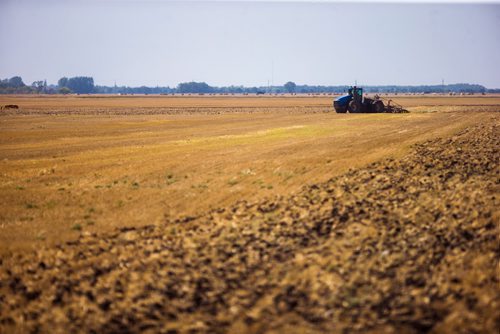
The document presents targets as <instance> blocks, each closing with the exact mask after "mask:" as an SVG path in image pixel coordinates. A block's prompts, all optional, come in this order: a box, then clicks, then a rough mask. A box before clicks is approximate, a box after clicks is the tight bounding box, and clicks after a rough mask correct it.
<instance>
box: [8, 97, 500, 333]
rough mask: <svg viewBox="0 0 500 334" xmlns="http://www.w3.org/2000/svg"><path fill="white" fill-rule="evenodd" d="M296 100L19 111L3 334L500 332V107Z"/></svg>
mask: <svg viewBox="0 0 500 334" xmlns="http://www.w3.org/2000/svg"><path fill="white" fill-rule="evenodd" d="M291 99H292V100H293V101H300V100H299V98H296V99H294V98H291ZM259 101H260V100H259ZM454 101H458V100H454ZM488 101H490V100H488ZM186 103H188V102H186ZM189 103H192V102H189ZM209 103H214V101H211V102H207V104H209ZM286 103H290V105H289V106H287V108H292V109H294V111H292V110H289V111H290V112H286V113H281V112H278V111H276V110H274V109H273V111H271V112H269V111H262V110H260V111H257V112H253V113H246V112H242V113H229V114H226V113H221V114H220V115H198V114H196V113H194V114H192V113H191V111H189V112H187V113H185V114H183V113H179V114H176V115H169V114H158V115H135V114H133V113H129V114H120V113H114V112H111V113H109V114H104V115H99V116H96V115H95V113H94V111H92V108H91V107H89V108H90V110H89V111H88V113H87V114H85V113H84V115H80V116H78V117H75V116H73V115H71V110H75V109H78V108H79V107H75V106H68V107H66V108H68V110H69V112H68V113H63V114H61V115H47V113H45V111H44V110H45V109H44V108H42V107H40V108H39V109H36V108H35V107H33V108H34V109H33V113H30V114H23V104H22V103H21V102H19V103H17V104H19V105H20V107H21V110H20V111H19V113H17V114H16V113H9V114H6V115H4V116H3V117H0V129H1V130H2V131H1V132H0V158H1V159H2V160H1V162H0V172H1V173H2V174H1V177H0V181H1V183H0V186H1V189H0V190H1V191H2V193H1V194H2V195H0V196H2V203H1V205H2V213H1V215H0V223H1V227H0V228H1V230H2V235H1V236H0V238H2V239H0V240H1V242H2V249H1V251H2V253H1V254H3V255H2V258H1V261H0V282H1V283H0V284H1V285H0V332H4V331H6V332H10V331H15V330H17V331H19V332H53V333H66V332H79V331H84V332H98V333H115V332H139V331H141V332H147V331H149V332H152V333H156V332H165V333H188V332H210V333H264V332H265V333H283V332H287V333H325V332H326V333H337V332H338V333H341V332H364V333H366V332H388V333H395V332H398V333H399V332H402V333H414V332H428V331H431V332H439V333H441V332H449V333H457V332H463V333H470V332H489V333H495V332H497V331H498V328H499V326H500V315H499V313H498V311H497V310H498V309H499V308H500V307H499V306H500V305H499V303H500V288H499V284H500V282H499V275H500V272H499V259H500V234H499V233H500V227H499V218H500V212H499V210H498V209H497V208H498V207H499V203H498V193H499V182H500V181H499V143H498V137H499V129H500V128H499V126H500V114H499V113H498V112H494V111H495V110H496V111H498V110H499V107H498V105H495V104H490V105H488V106H485V105H486V104H489V102H488V103H479V104H481V105H482V106H472V107H471V106H464V103H463V101H458V102H456V104H455V105H453V104H448V105H446V106H441V107H439V106H438V105H435V106H432V108H437V112H433V113H431V112H429V111H432V110H431V109H430V108H428V107H426V105H425V103H423V104H422V105H418V104H417V103H416V105H415V106H413V108H414V110H413V111H414V112H412V113H410V114H401V115H349V114H347V115H336V114H332V113H323V112H313V113H309V110H308V109H307V108H306V109H301V108H303V106H301V105H295V106H294V105H293V102H291V101H289V100H287V102H286ZM4 104H6V103H4ZM233 107H234V106H233ZM261 107H262V108H265V106H262V105H261ZM186 108H187V107H186ZM189 108H191V107H189ZM213 108H216V109H217V108H219V107H217V106H213ZM269 108H279V106H269ZM325 108H326V106H325ZM104 109H105V110H110V108H104ZM111 109H112V108H111ZM117 110H120V108H117ZM419 111H422V112H419ZM37 113H38V114H37ZM52 169H53V171H52ZM185 176H187V178H186V177H185ZM27 179H29V181H27ZM114 181H118V182H116V183H115V182H114ZM124 181H127V182H124ZM70 184H71V185H70ZM200 184H204V185H205V186H198V185H200ZM193 186H194V187H193ZM20 188H22V189H20ZM61 188H63V190H60V189H61ZM129 198H130V199H129ZM119 201H122V202H121V203H122V204H121V205H118V203H120V202H119ZM50 203H52V204H50ZM49 204H50V205H49ZM91 209H92V210H91ZM20 217H30V218H31V219H20ZM89 222H92V223H89ZM76 223H78V224H79V228H74V224H76ZM41 231H43V233H42V234H41ZM40 236H43V238H40ZM58 243H61V244H59V245H57V244H58ZM32 248H37V249H34V250H33V249H32Z"/></svg>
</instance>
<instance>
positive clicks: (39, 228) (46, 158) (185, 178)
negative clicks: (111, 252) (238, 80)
mask: <svg viewBox="0 0 500 334" xmlns="http://www.w3.org/2000/svg"><path fill="white" fill-rule="evenodd" d="M499 100H500V99H499V98H498V97H485V98H479V97H419V98H417V97H403V98H401V100H399V101H398V102H400V103H402V104H404V105H405V106H412V107H413V108H414V109H415V110H418V111H432V110H434V109H437V110H440V111H449V112H437V113H423V112H422V113H416V112H414V113H411V114H402V115H337V114H334V113H324V112H316V111H318V110H319V111H324V110H328V109H329V108H330V107H329V106H330V105H331V97H293V98H292V97H288V98H283V97H279V98H267V97H263V98H261V97H258V98H255V97H223V98H222V97H185V98H183V97H163V96H162V97H86V96H85V97H73V96H72V97H24V96H23V97H18V96H8V97H1V98H0V104H1V105H3V104H8V103H16V104H18V105H19V106H20V107H21V110H20V111H19V112H12V113H10V114H7V115H3V116H1V117H0V232H1V233H0V244H1V248H0V252H5V251H8V250H15V249H26V248H32V247H39V246H40V245H41V244H52V243H56V242H60V241H66V240H71V239H74V238H76V237H77V236H78V235H79V233H81V231H89V232H96V231H109V230H112V229H114V228H115V227H122V226H138V225H145V224H152V223H153V224H157V223H161V222H163V221H164V219H165V216H168V217H177V216H179V215H196V214H198V213H201V212H204V211H206V210H207V209H209V208H214V207H221V206H227V205H229V204H231V203H233V202H235V201H237V200H239V199H242V198H244V199H247V200H254V199H259V198H262V197H263V196H267V195H272V194H288V193H290V192H295V191H297V190H299V189H300V188H301V187H302V186H303V185H304V184H307V183H312V182H320V181H325V180H327V179H329V178H331V177H332V176H335V175H338V174H340V173H343V172H345V171H346V170H348V169H349V168H351V167H360V166H363V165H366V164H368V163H370V162H373V161H375V160H379V159H380V158H382V157H387V156H401V155H402V154H403V153H404V152H406V151H407V149H408V147H409V146H410V145H411V144H413V143H415V142H418V141H422V140H425V139H428V138H432V137H436V136H442V135H445V134H448V133H451V132H454V131H457V130H458V129H460V128H463V127H465V126H466V125H469V124H473V123H476V122H477V121H478V120H480V119H481V118H482V117H483V114H482V113H480V112H462V111H464V110H471V107H464V105H468V104H471V105H482V106H483V107H474V108H473V111H480V110H485V111H489V110H493V109H498V104H500V103H499V102H500V101H499ZM442 104H448V105H447V106H442ZM428 105H432V106H433V107H432V108H428V107H425V106H428ZM486 105H489V106H486ZM422 106H423V107H422ZM204 107H207V108H211V110H221V111H222V113H220V114H216V115H205V114H200V113H196V112H194V113H193V110H198V109H199V110H200V111H203V110H204V109H203V108H204ZM123 108H125V109H126V111H125V112H124V113H122V114H116V113H114V112H113V111H120V110H124V109H123ZM155 108H167V109H168V108H176V110H177V111H178V112H177V113H176V114H174V115H169V114H162V113H159V114H154V115H148V114H146V115H136V114H135V112H134V110H136V109H137V110H142V111H144V110H147V111H149V110H154V109H155ZM197 108H198V109H197ZM96 109H98V110H99V113H97V114H96V113H95V110H96ZM25 110H29V111H30V113H29V114H24V113H23V111H25ZM50 110H62V111H61V113H60V114H57V113H56V114H53V115H47V114H46V112H47V111H50ZM74 110H78V112H79V113H80V115H72V114H71V112H72V111H74ZM183 110H189V112H188V113H183V112H182V111H183ZM234 110H238V111H240V112H237V113H233V112H231V111H234ZM248 110H251V111H252V112H251V113H249V112H247V111H248ZM224 111H226V112H224ZM227 111H229V112H227ZM280 111H285V112H280ZM306 112H307V113H306Z"/></svg>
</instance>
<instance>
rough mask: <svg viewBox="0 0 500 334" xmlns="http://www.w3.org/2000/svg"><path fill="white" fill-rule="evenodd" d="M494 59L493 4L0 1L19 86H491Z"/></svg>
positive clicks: (496, 20)
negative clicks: (63, 82)
mask: <svg viewBox="0 0 500 334" xmlns="http://www.w3.org/2000/svg"><path fill="white" fill-rule="evenodd" d="M442 2H443V1H442ZM444 2H446V1H444ZM499 60H500V4H499V3H498V2H496V1H492V0H489V1H487V3H482V4H477V3H460V4H445V3H441V4H436V3H424V4H406V3H405V4H402V3H392V2H391V1H389V2H386V3H370V2H369V1H367V0H365V1H359V2H356V3H348V2H345V1H341V2H332V1H326V0H324V1H317V2H307V1H288V2H287V1H274V2H266V1H225V2H224V1H218V2H213V1H206V0H205V1H198V2H193V1H190V2H186V1H184V2H182V1H177V2H176V1H162V0H150V1H136V0H104V1H96V0H85V1H83V0H67V1H56V0H48V1H41V0H0V78H5V77H11V76H13V75H20V76H22V77H23V79H24V81H25V83H28V84H30V83H31V82H32V81H34V80H39V79H47V81H48V82H49V83H56V82H57V80H58V79H59V78H60V77H62V76H76V75H87V76H93V77H94V80H95V82H96V83H97V84H104V85H113V84H114V82H115V81H116V83H117V84H118V85H129V86H139V85H148V86H156V85H160V86H167V85H168V86H175V85H177V84H178V83H179V82H185V81H191V80H194V81H205V82H207V83H208V84H210V85H216V86H222V85H230V84H235V85H245V86H254V85H258V86H260V85H267V81H268V80H269V81H274V84H276V85H281V84H283V83H285V82H286V81H289V80H291V81H295V82H296V83H298V84H310V85H312V84H318V85H341V84H352V83H354V80H357V81H358V84H366V85H383V84H400V85H407V84H408V85H414V84H440V83H441V79H444V80H445V83H459V82H469V83H479V84H483V85H485V86H486V87H489V88H500V67H499V64H498V62H499ZM273 64H274V66H273ZM273 68H274V71H273ZM273 72H274V73H273Z"/></svg>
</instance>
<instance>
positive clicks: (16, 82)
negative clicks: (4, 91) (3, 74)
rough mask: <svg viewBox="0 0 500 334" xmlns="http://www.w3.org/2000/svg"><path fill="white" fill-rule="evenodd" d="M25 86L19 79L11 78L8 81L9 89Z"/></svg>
mask: <svg viewBox="0 0 500 334" xmlns="http://www.w3.org/2000/svg"><path fill="white" fill-rule="evenodd" d="M24 86H26V85H25V84H24V82H23V79H21V77H18V76H16V77H12V78H10V79H9V87H14V88H19V87H24Z"/></svg>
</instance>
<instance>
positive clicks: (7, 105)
mask: <svg viewBox="0 0 500 334" xmlns="http://www.w3.org/2000/svg"><path fill="white" fill-rule="evenodd" d="M2 109H19V106H18V105H17V104H6V105H4V106H3V107H2Z"/></svg>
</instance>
